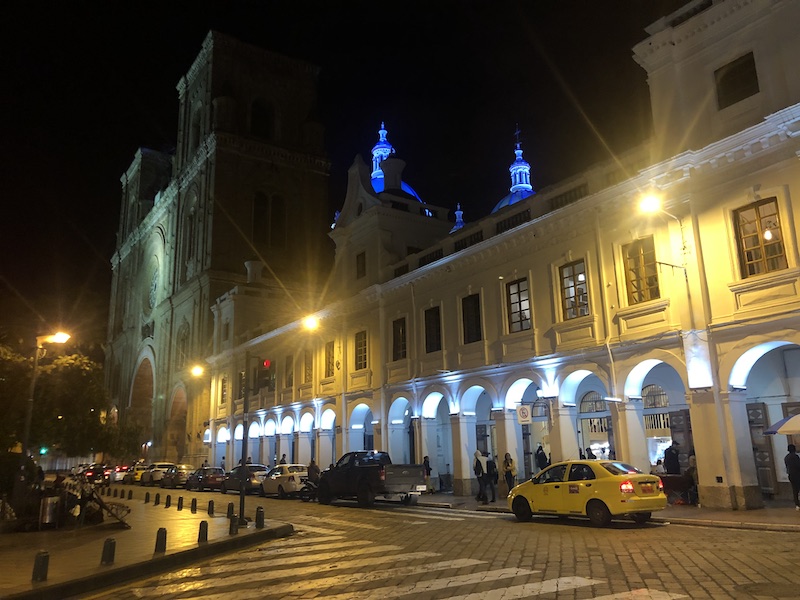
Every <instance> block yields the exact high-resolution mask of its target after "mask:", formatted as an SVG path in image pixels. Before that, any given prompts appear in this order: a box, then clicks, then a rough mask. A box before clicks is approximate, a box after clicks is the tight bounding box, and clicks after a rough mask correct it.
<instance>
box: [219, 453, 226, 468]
mask: <svg viewBox="0 0 800 600" xmlns="http://www.w3.org/2000/svg"><path fill="white" fill-rule="evenodd" d="M219 466H220V467H222V470H223V471H224V470H225V457H224V456H223V457H222V460H221V461H220V463H219Z"/></svg>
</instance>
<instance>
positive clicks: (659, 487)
mask: <svg viewBox="0 0 800 600" xmlns="http://www.w3.org/2000/svg"><path fill="white" fill-rule="evenodd" d="M658 491H659V492H663V491H664V482H663V481H661V477H659V478H658Z"/></svg>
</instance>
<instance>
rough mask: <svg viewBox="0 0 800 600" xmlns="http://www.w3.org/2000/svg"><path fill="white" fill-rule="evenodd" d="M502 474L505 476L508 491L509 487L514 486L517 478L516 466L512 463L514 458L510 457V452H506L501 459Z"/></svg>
mask: <svg viewBox="0 0 800 600" xmlns="http://www.w3.org/2000/svg"><path fill="white" fill-rule="evenodd" d="M503 475H504V476H505V478H506V485H507V486H508V491H509V492H510V491H511V488H513V487H514V482H515V481H516V479H517V467H516V466H515V465H514V459H513V458H511V454H509V453H508V452H506V457H505V458H504V459H503Z"/></svg>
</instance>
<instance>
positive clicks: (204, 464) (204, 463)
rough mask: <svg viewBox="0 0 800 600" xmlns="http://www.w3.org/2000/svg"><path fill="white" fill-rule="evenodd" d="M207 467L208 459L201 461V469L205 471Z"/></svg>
mask: <svg viewBox="0 0 800 600" xmlns="http://www.w3.org/2000/svg"><path fill="white" fill-rule="evenodd" d="M207 466H208V459H205V460H204V461H203V468H204V469H205V468H206V467H207Z"/></svg>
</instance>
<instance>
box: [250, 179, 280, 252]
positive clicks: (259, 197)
mask: <svg viewBox="0 0 800 600" xmlns="http://www.w3.org/2000/svg"><path fill="white" fill-rule="evenodd" d="M287 231H288V223H287V221H286V203H285V202H284V200H283V198H282V197H281V196H278V195H272V196H268V195H267V194H265V193H263V192H256V195H255V198H254V199H253V243H254V244H257V245H261V246H265V247H268V248H273V249H277V250H281V249H284V248H286V240H287V238H286V235H287Z"/></svg>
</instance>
